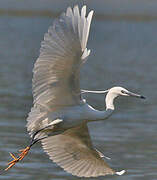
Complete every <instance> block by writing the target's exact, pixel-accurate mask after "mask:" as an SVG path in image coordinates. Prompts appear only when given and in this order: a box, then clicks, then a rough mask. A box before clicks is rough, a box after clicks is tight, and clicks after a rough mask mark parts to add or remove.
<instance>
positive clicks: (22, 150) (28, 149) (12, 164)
mask: <svg viewBox="0 0 157 180" xmlns="http://www.w3.org/2000/svg"><path fill="white" fill-rule="evenodd" d="M43 129H45V128H42V129H40V130H38V131H37V132H35V133H34V135H33V137H32V140H31V143H30V145H29V146H27V147H26V148H25V149H21V150H19V151H20V152H21V153H20V154H18V157H15V155H14V154H12V153H10V156H11V157H12V158H13V160H12V161H10V162H9V163H8V167H7V168H6V169H5V171H7V170H8V169H10V168H11V167H13V166H14V165H15V164H16V163H17V162H19V161H21V160H22V159H23V158H24V157H25V156H26V155H27V154H28V152H29V151H30V149H31V147H32V146H33V145H34V144H36V143H37V142H38V141H41V140H42V139H45V138H47V136H45V137H42V138H39V139H35V136H36V135H37V134H38V133H39V132H40V131H42V130H43Z"/></svg>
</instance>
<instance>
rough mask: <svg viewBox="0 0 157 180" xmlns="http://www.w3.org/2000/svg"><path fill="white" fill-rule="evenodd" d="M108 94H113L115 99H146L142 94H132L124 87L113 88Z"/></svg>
mask: <svg viewBox="0 0 157 180" xmlns="http://www.w3.org/2000/svg"><path fill="white" fill-rule="evenodd" d="M108 93H109V94H112V95H113V96H114V97H118V96H130V97H137V98H141V99H145V97H144V96H142V95H140V94H136V93H133V92H130V91H128V90H127V89H125V88H123V87H113V88H111V89H109V90H108Z"/></svg>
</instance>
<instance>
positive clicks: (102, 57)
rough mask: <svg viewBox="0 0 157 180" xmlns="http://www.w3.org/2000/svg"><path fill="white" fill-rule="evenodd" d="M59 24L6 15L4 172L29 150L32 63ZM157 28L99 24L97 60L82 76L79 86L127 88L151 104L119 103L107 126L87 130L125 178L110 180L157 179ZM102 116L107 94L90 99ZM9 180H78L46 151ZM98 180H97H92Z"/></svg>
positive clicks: (0, 84) (94, 46) (0, 101)
mask: <svg viewBox="0 0 157 180" xmlns="http://www.w3.org/2000/svg"><path fill="white" fill-rule="evenodd" d="M52 22H53V18H49V17H47V18H46V17H25V16H21V17H20V16H18V17H16V16H7V15H3V16H0V35H1V37H0V119H1V120H0V127H1V131H0V167H1V168H4V167H5V164H6V162H8V160H9V154H8V152H17V150H18V149H21V148H24V147H25V146H26V145H27V144H28V143H29V136H28V134H27V132H26V128H25V125H26V118H27V114H28V112H29V111H30V108H31V105H32V94H31V79H32V67H33V63H34V61H35V60H36V58H37V57H38V54H39V48H40V41H41V40H42V39H43V34H44V33H45V32H46V31H47V29H48V27H49V26H50V25H51V24H52ZM156 32H157V21H142V22H136V21H126V20H119V21H109V20H108V21H107V20H101V21H100V20H97V19H94V20H93V22H92V26H91V33H90V38H89V42H88V47H89V48H90V49H91V56H90V58H89V60H88V62H87V63H86V64H85V66H84V67H83V68H82V72H81V87H82V88H91V89H108V88H110V87H112V86H115V85H120V86H124V87H126V88H128V89H130V90H132V91H134V92H137V93H141V94H143V95H145V96H146V97H147V99H146V100H145V101H143V100H139V99H132V98H119V99H118V100H117V102H116V104H115V105H116V112H115V113H114V115H113V116H112V117H111V118H110V119H108V120H107V121H103V122H97V123H94V124H89V128H90V133H91V136H92V139H93V143H94V145H95V146H96V147H97V148H98V149H99V150H100V151H102V152H103V153H104V154H105V155H106V156H109V157H111V160H108V161H107V162H108V163H109V164H110V166H111V167H113V168H114V169H116V170H121V169H125V170H127V173H126V174H124V175H123V176H121V177H119V176H108V177H105V178H101V177H100V178H93V179H100V180H101V179H106V180H156V179H157V153H156V152H157V142H156V137H157V123H156V121H157V119H156V117H157V111H156V109H157V103H156V101H157V98H156V97H157V91H156V89H157V78H156V77H157V75H156V73H157V61H156V59H157V33H156ZM86 98H87V101H88V103H90V104H91V105H93V106H94V107H95V108H98V109H100V110H103V109H104V97H103V96H102V95H92V96H91V95H88V96H86ZM0 179H3V180H4V179H8V180H11V179H12V180H13V179H14V180H28V179H29V180H35V179H36V180H77V179H83V178H77V177H73V176H71V175H69V174H68V173H66V172H64V171H63V170H62V169H61V168H59V167H58V166H57V165H55V164H54V163H52V162H51V161H50V160H49V159H48V156H47V155H46V154H45V153H43V150H42V148H41V146H40V144H38V145H35V146H34V147H33V148H32V151H31V153H30V154H29V156H27V157H26V158H25V159H24V160H23V162H22V163H19V164H17V165H16V166H15V167H14V168H12V169H11V170H10V171H8V172H7V173H5V174H4V175H1V176H0ZM89 179H92V178H89Z"/></svg>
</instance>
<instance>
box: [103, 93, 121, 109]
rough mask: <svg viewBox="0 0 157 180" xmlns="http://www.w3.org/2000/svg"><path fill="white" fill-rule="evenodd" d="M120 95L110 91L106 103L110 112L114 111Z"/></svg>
mask: <svg viewBox="0 0 157 180" xmlns="http://www.w3.org/2000/svg"><path fill="white" fill-rule="evenodd" d="M117 96H118V95H117V94H115V93H113V92H111V91H109V92H108V93H107V95H106V99H105V101H106V110H108V109H112V110H114V104H113V103H114V99H115V98H116V97H117Z"/></svg>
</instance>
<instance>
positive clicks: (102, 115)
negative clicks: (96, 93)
mask: <svg viewBox="0 0 157 180" xmlns="http://www.w3.org/2000/svg"><path fill="white" fill-rule="evenodd" d="M116 97H117V94H115V93H113V92H111V91H109V92H108V93H107V95H106V99H105V101H106V111H97V110H96V111H95V116H93V118H92V119H93V120H103V119H107V118H108V117H109V116H111V115H112V113H113V111H114V104H113V103H114V99H115V98H116Z"/></svg>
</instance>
